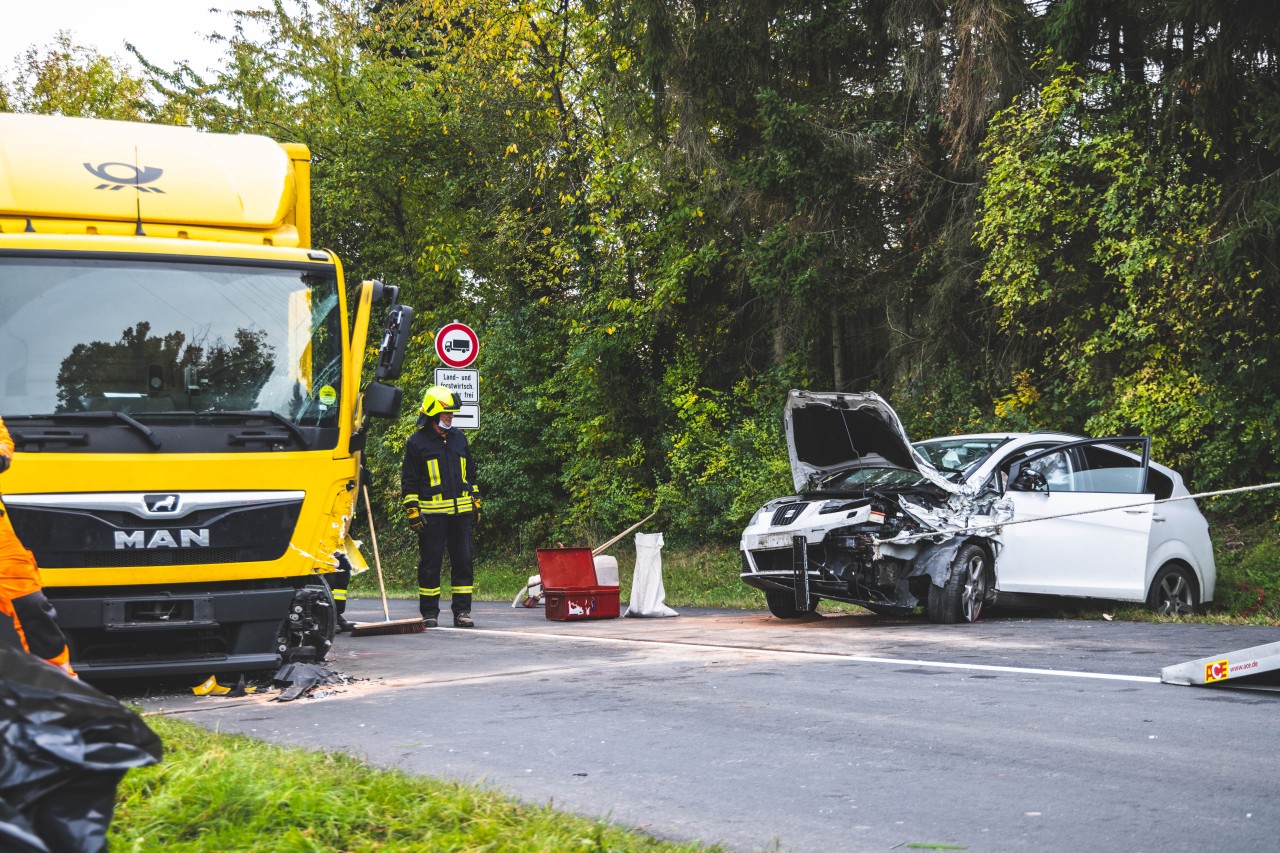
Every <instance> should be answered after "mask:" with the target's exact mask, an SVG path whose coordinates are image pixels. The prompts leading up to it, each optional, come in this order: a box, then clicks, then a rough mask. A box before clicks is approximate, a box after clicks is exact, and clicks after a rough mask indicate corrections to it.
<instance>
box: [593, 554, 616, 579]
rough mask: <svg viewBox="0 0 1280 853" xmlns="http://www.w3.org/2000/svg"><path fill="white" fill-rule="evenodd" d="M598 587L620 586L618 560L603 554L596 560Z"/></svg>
mask: <svg viewBox="0 0 1280 853" xmlns="http://www.w3.org/2000/svg"><path fill="white" fill-rule="evenodd" d="M595 566H596V586H617V585H618V558H617V557H610V556H609V555H608V554H601V555H600V556H598V557H596V558H595Z"/></svg>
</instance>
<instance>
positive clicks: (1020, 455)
mask: <svg viewBox="0 0 1280 853" xmlns="http://www.w3.org/2000/svg"><path fill="white" fill-rule="evenodd" d="M1052 446H1053V445H1051V444H1035V445H1032V446H1030V447H1024V448H1022V449H1021V450H1019V451H1017V452H1016V453H1011V454H1009V457H1008V458H1007V459H1005V460H1004V461H1003V462H1001V463H1000V472H999V477H1000V490H1001V491H1004V489H1005V487H1007V486H1008V485H1009V469H1010V468H1012V467H1013V464H1014V463H1015V462H1020V461H1022V460H1023V459H1026V458H1027V457H1029V456H1035V455H1036V454H1037V453H1039V452H1040V451H1042V450H1047V449H1048V448H1050V447H1052ZM1032 467H1033V468H1035V469H1036V470H1039V466H1038V465H1033V466H1032ZM1041 473H1043V472H1041Z"/></svg>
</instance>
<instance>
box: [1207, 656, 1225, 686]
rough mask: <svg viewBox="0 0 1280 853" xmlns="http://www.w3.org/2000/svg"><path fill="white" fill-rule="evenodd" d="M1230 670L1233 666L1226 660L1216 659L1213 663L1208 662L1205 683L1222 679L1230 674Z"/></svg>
mask: <svg viewBox="0 0 1280 853" xmlns="http://www.w3.org/2000/svg"><path fill="white" fill-rule="evenodd" d="M1230 671H1231V667H1230V665H1229V664H1228V663H1227V662H1226V661H1225V660H1215V661H1213V662H1212V663H1207V664H1205V665H1204V683H1205V684H1208V683H1210V682H1212V681H1221V680H1222V679H1224V678H1226V677H1227V676H1228V674H1229V673H1230Z"/></svg>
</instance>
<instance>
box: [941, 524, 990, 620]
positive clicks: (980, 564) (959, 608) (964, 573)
mask: <svg viewBox="0 0 1280 853" xmlns="http://www.w3.org/2000/svg"><path fill="white" fill-rule="evenodd" d="M989 563H990V560H989V558H988V557H987V552H986V551H984V550H982V548H981V546H979V545H976V544H974V543H972V542H970V543H969V544H968V545H964V546H963V547H961V548H960V550H959V552H958V553H957V554H956V558H955V560H953V561H952V563H951V575H950V577H948V578H947V582H946V583H945V584H944V585H943V586H941V587H939V586H938V585H936V584H930V585H929V600H928V602H927V603H926V604H925V613H926V615H927V616H928V617H929V621H930V622H937V623H938V624H942V625H952V624H954V623H956V622H977V621H978V617H979V616H981V615H982V605H983V603H984V602H985V601H986V599H987V582H988V578H989V577H990V566H989Z"/></svg>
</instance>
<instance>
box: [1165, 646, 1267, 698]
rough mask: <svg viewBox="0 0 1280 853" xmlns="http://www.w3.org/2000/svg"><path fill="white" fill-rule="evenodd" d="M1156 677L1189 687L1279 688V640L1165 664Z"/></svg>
mask: <svg viewBox="0 0 1280 853" xmlns="http://www.w3.org/2000/svg"><path fill="white" fill-rule="evenodd" d="M1160 681H1161V682H1163V683H1164V684H1181V685H1186V686H1191V687H1252V688H1259V689H1265V690H1274V689H1280V643H1268V644H1266V645H1265V646H1253V647H1251V648H1247V649H1240V650H1239V651H1234V652H1226V653H1224V654H1218V655H1212V656H1210V657H1207V658H1200V659H1199V660H1193V661H1187V662H1186V663H1180V664H1175V665H1174V666H1166V667H1165V668H1164V669H1162V670H1160Z"/></svg>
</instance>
